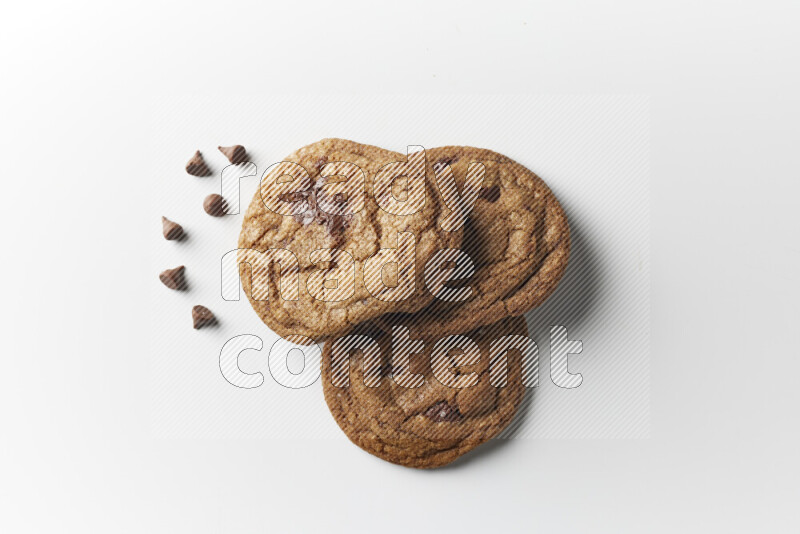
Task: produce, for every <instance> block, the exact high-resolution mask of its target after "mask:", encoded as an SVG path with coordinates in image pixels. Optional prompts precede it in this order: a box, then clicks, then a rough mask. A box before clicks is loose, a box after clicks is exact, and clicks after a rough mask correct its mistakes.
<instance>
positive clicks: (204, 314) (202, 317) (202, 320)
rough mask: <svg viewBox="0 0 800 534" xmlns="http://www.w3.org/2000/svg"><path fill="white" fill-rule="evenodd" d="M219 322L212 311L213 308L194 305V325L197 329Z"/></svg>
mask: <svg viewBox="0 0 800 534" xmlns="http://www.w3.org/2000/svg"><path fill="white" fill-rule="evenodd" d="M216 323H217V318H216V317H215V316H214V314H213V313H211V310H209V309H208V308H206V307H205V306H200V305H199V304H198V305H197V306H194V307H193V308H192V325H193V326H194V329H195V330H198V329H200V328H203V327H205V326H211V325H214V324H216Z"/></svg>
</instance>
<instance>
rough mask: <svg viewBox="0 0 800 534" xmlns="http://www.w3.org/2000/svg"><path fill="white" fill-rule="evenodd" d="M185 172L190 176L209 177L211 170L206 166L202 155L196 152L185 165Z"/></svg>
mask: <svg viewBox="0 0 800 534" xmlns="http://www.w3.org/2000/svg"><path fill="white" fill-rule="evenodd" d="M186 172H188V173H189V174H191V175H192V176H211V170H210V169H209V168H208V165H206V161H205V160H204V159H203V155H202V154H201V153H200V151H199V150H198V151H197V152H195V153H194V156H192V159H190V160H189V161H188V163H186Z"/></svg>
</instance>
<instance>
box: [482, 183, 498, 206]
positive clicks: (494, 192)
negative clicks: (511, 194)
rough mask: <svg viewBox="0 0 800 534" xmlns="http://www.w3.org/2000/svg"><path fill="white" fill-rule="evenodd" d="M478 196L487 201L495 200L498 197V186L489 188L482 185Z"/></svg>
mask: <svg viewBox="0 0 800 534" xmlns="http://www.w3.org/2000/svg"><path fill="white" fill-rule="evenodd" d="M480 197H481V198H482V199H484V200H488V201H489V202H497V201H498V200H499V199H500V187H499V186H497V185H493V186H492V187H489V188H486V187H482V188H481V193H480Z"/></svg>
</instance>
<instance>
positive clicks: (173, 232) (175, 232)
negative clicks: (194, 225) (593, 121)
mask: <svg viewBox="0 0 800 534" xmlns="http://www.w3.org/2000/svg"><path fill="white" fill-rule="evenodd" d="M161 225H162V227H163V231H164V239H166V240H167V241H176V240H179V239H181V238H182V237H183V236H184V232H183V227H182V226H181V225H180V224H178V223H176V222H175V221H170V220H169V219H167V218H166V217H164V216H162V217H161Z"/></svg>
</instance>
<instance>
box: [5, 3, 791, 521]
mask: <svg viewBox="0 0 800 534" xmlns="http://www.w3.org/2000/svg"><path fill="white" fill-rule="evenodd" d="M110 6H111V4H105V3H103V4H101V3H96V4H95V3H82V2H72V3H65V4H55V3H53V4H46V3H45V4H39V3H25V4H23V3H17V4H14V5H13V6H12V7H10V8H9V7H6V9H5V11H4V16H3V19H2V23H1V24H2V28H1V30H2V31H0V50H2V52H0V54H2V68H3V78H2V85H1V86H0V91H2V92H3V98H2V100H1V101H0V110H1V111H2V114H1V115H0V132H1V133H0V135H2V139H0V142H1V144H0V146H2V147H3V156H2V157H3V163H4V164H5V165H6V173H4V182H3V183H4V192H5V197H4V200H5V202H4V203H3V209H2V210H0V217H2V220H1V221H0V222H2V228H3V243H4V245H5V247H6V251H7V252H6V254H5V255H4V258H3V259H4V262H3V264H2V270H3V274H4V278H5V280H6V284H5V286H4V293H3V294H4V297H5V298H4V299H3V305H2V308H0V309H1V310H2V311H0V314H2V316H1V317H0V318H1V319H2V321H1V322H0V324H2V327H1V328H2V333H3V342H4V350H3V363H4V366H3V371H4V372H3V373H2V374H0V411H1V412H0V413H1V415H2V434H1V435H0V438H1V439H0V443H1V444H2V445H0V452H2V455H0V492H2V493H1V494H0V529H1V530H3V531H4V532H5V531H8V532H26V531H30V532H53V531H68V532H108V531H111V532H118V531H121V532H184V531H191V532H217V531H218V532H259V531H260V532H281V531H319V530H323V529H324V531H326V532H335V531H343V530H349V531H357V530H371V531H387V532H391V531H399V530H403V531H408V530H409V529H410V528H418V529H419V530H432V531H444V530H445V529H449V530H460V531H465V532H467V531H479V530H483V531H486V530H489V529H491V530H492V531H531V530H544V529H547V530H550V531H554V532H637V533H639V532H674V531H675V530H678V529H680V530H681V531H690V532H708V531H728V532H762V531H765V532H796V531H797V530H798V528H799V527H800V516H799V514H800V512H798V508H797V506H796V503H797V497H798V493H800V491H799V488H798V474H800V473H798V471H799V469H798V468H799V467H800V460H798V454H797V451H798V450H799V448H800V430H799V429H798V425H797V419H798V418H797V408H798V404H799V403H800V393H798V389H797V386H796V385H795V374H796V373H797V371H798V367H800V364H799V363H798V360H797V348H796V345H795V343H793V338H794V332H795V331H796V325H797V322H798V321H797V320H798V312H797V306H796V301H797V297H798V296H799V295H798V282H797V278H796V273H797V270H798V263H800V262H798V259H800V247H798V239H797V238H798V228H799V227H800V225H798V220H797V215H796V213H797V210H798V204H799V202H798V199H797V194H798V187H797V185H796V184H797V169H796V153H797V143H798V137H799V136H798V133H800V132H798V126H797V125H798V120H799V119H800V116H799V115H800V113H799V111H800V108H799V107H798V104H797V101H796V99H797V95H798V89H800V87H798V85H800V84H798V77H797V59H798V57H797V49H798V44H800V43H798V37H797V25H798V18H799V17H798V15H799V14H800V13H799V11H800V10H798V6H797V4H796V3H794V2H708V1H706V2H697V1H671V2H658V3H653V2H641V1H636V2H633V1H632V2H613V3H610V2H603V3H597V2H569V1H560V2H551V3H548V4H546V5H542V4H541V3H531V4H529V5H525V6H522V5H515V4H511V3H503V2H482V3H477V4H475V5H469V3H465V2H458V3H456V2H453V3H447V4H445V3H441V4H440V3H435V2H424V3H414V2H404V3H402V4H401V3H396V4H392V5H388V6H386V7H384V8H379V7H378V6H377V4H376V3H374V2H369V3H367V2H364V3H363V4H361V5H349V4H346V3H343V2H338V3H330V2H327V3H314V2H304V3H302V4H300V5H298V4H292V3H290V2H285V3H281V4H277V5H268V4H265V3H263V2H262V3H257V2H253V3H247V4H236V3H233V2H228V3H207V4H206V3H202V2H191V3H189V2H186V3H184V4H179V3H166V2H159V3H153V4H149V3H147V2H138V3H129V4H125V5H121V6H120V5H118V6H115V7H113V8H112V7H110ZM187 92H194V93H197V94H201V95H209V96H211V97H218V96H227V95H230V97H231V98H232V99H235V98H236V97H235V96H233V95H236V94H239V95H242V94H247V95H249V96H248V98H249V97H252V96H253V95H256V96H260V97H262V98H268V97H269V96H268V95H269V94H270V93H272V92H280V93H291V94H296V93H318V92H319V93H322V92H325V93H330V92H334V93H340V94H348V95H358V94H362V93H365V92H369V93H375V92H388V93H407V94H413V93H435V94H448V93H520V94H529V93H539V94H597V93H599V94H644V95H649V96H650V102H651V121H650V128H651V138H650V145H651V154H650V162H651V167H650V180H651V182H650V191H651V213H652V219H651V241H650V243H651V280H652V289H651V304H652V310H651V332H652V336H651V351H650V355H649V359H650V376H651V387H650V397H651V416H650V438H649V439H638V440H618V439H615V440H588V439H580V440H564V439H537V440H533V441H530V440H510V441H505V442H498V443H501V445H497V446H490V447H492V448H493V449H491V450H490V453H487V454H482V455H481V456H480V458H479V461H475V462H468V463H466V464H464V465H462V466H461V467H459V468H454V469H445V470H441V471H434V472H419V471H411V470H405V469H401V468H397V467H393V466H390V465H388V464H385V463H384V462H380V461H378V460H372V458H370V457H369V456H367V455H365V454H364V453H362V452H361V451H359V450H358V449H357V448H356V447H354V446H352V445H351V444H350V443H349V442H347V441H346V440H342V439H339V440H324V441H323V440H315V439H305V438H296V439H281V440H269V439H164V438H159V437H156V436H155V435H154V433H153V428H152V420H153V418H152V416H151V415H152V414H151V413H150V406H151V403H150V400H151V398H152V393H153V392H152V391H151V390H150V376H151V360H150V339H149V336H150V333H149V331H148V330H147V328H145V327H144V326H143V325H147V324H149V313H150V310H149V309H148V308H147V307H146V306H142V301H143V299H145V297H146V295H148V294H149V292H150V289H151V285H152V283H153V273H152V272H151V271H152V270H151V261H150V256H149V255H150V251H151V249H152V245H153V241H152V240H153V225H152V224H151V221H149V219H148V217H149V211H150V208H149V206H150V204H151V200H152V199H151V198H150V195H151V189H150V187H149V184H150V177H148V176H147V173H148V171H149V165H148V161H149V156H148V154H147V150H148V147H149V146H150V145H149V143H150V141H151V132H152V130H151V126H152V125H151V122H150V121H149V117H151V116H152V115H153V111H154V110H157V109H158V106H159V105H161V104H162V103H163V102H170V101H171V99H174V98H176V97H180V96H181V95H185V94H187ZM391 126H392V125H391V124H387V126H386V127H387V129H388V128H391ZM270 127H271V125H270V124H269V123H265V124H264V125H263V128H265V129H268V128H270ZM231 142H238V141H237V140H235V139H234V140H231ZM493 148H494V147H493ZM165 179H167V178H166V177H165ZM321 447H324V448H321ZM363 464H367V465H368V467H366V468H364V467H358V468H356V467H354V466H362V465H363Z"/></svg>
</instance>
